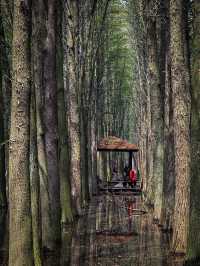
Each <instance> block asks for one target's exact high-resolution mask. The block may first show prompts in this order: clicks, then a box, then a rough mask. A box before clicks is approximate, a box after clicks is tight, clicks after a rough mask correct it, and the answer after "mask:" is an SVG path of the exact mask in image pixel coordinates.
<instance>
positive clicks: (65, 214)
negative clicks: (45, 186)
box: [56, 4, 73, 223]
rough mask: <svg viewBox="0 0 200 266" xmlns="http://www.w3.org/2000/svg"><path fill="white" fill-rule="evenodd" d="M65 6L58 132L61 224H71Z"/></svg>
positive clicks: (59, 43) (59, 46) (60, 19)
mask: <svg viewBox="0 0 200 266" xmlns="http://www.w3.org/2000/svg"><path fill="white" fill-rule="evenodd" d="M63 12H64V11H63V5H62V4H60V5H59V10H58V21H57V25H58V31H59V34H58V35H57V42H56V43H57V84H58V130H59V172H60V197H61V222H62V223H69V222H72V220H73V214H72V206H71V193H70V189H71V187H70V171H69V166H70V164H69V163H70V162H69V151H68V150H69V145H68V130H67V126H68V125H67V121H66V112H67V107H66V106H65V94H64V80H63V72H64V71H63V63H64V59H63V55H64V51H63V45H64V43H62V42H63V37H64V36H63V34H64V31H63V27H64V19H63V18H64V16H63Z"/></svg>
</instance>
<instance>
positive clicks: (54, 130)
mask: <svg viewBox="0 0 200 266" xmlns="http://www.w3.org/2000/svg"><path fill="white" fill-rule="evenodd" d="M56 7H57V5H56V1H55V0H50V1H48V5H47V10H46V11H47V14H46V19H47V21H46V34H47V35H46V41H45V49H44V53H45V54H44V89H45V93H44V116H43V118H44V128H45V132H44V133H45V135H44V138H45V155H46V160H47V173H48V195H49V212H50V228H49V230H50V232H51V234H50V237H51V241H52V248H53V249H55V245H56V244H57V242H59V240H60V178H59V169H58V117H57V80H56V25H57V23H56V21H57V19H56V16H57V14H56V12H57V11H56Z"/></svg>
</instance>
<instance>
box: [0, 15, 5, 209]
mask: <svg viewBox="0 0 200 266" xmlns="http://www.w3.org/2000/svg"><path fill="white" fill-rule="evenodd" d="M1 15H2V14H0V38H1V39H0V208H1V207H5V205H6V180H5V174H6V173H5V172H6V169H5V131H4V117H3V114H4V108H5V106H4V101H3V90H2V74H3V71H2V69H3V62H2V58H3V25H2V17H1Z"/></svg>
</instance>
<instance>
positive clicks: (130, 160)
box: [128, 151, 133, 169]
mask: <svg viewBox="0 0 200 266" xmlns="http://www.w3.org/2000/svg"><path fill="white" fill-rule="evenodd" d="M132 158H133V152H132V151H129V163H128V166H129V169H132Z"/></svg>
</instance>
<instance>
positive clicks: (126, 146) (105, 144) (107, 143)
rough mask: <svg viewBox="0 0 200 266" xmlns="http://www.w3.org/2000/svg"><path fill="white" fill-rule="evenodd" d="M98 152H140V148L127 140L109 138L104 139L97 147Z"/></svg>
mask: <svg viewBox="0 0 200 266" xmlns="http://www.w3.org/2000/svg"><path fill="white" fill-rule="evenodd" d="M97 150H98V151H135V152H137V151H139V148H138V147H137V145H135V144H131V143H128V141H127V140H123V139H120V138H117V137H113V136H110V137H107V138H104V139H102V140H101V141H100V142H99V143H98V146H97Z"/></svg>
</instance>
